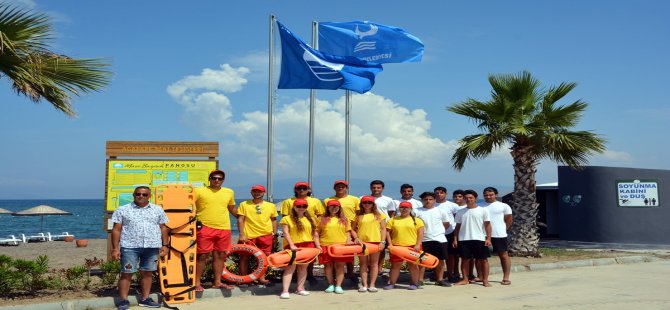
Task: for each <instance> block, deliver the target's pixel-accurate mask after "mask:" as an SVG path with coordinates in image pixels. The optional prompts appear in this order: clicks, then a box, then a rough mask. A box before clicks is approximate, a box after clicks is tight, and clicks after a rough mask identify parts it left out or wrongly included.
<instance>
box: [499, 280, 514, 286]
mask: <svg viewBox="0 0 670 310" xmlns="http://www.w3.org/2000/svg"><path fill="white" fill-rule="evenodd" d="M500 284H502V285H510V284H512V281H510V280H502V281H501V282H500Z"/></svg>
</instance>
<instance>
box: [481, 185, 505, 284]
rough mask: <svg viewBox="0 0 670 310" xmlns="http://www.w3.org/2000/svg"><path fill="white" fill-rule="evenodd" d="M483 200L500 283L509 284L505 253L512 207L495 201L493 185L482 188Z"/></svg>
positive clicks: (496, 192) (496, 195)
mask: <svg viewBox="0 0 670 310" xmlns="http://www.w3.org/2000/svg"><path fill="white" fill-rule="evenodd" d="M483 194H484V201H485V203H484V204H483V205H482V207H484V208H486V209H487V210H488V211H489V216H490V217H491V244H493V253H496V254H498V257H499V258H500V266H502V270H503V279H502V281H501V282H500V284H502V285H510V284H512V282H510V280H509V274H510V269H512V260H511V259H510V258H509V254H508V253H507V230H508V229H509V228H510V227H511V226H512V208H510V206H509V205H507V204H506V203H503V202H500V201H497V197H498V190H497V189H496V188H495V187H487V188H485V189H484V192H483Z"/></svg>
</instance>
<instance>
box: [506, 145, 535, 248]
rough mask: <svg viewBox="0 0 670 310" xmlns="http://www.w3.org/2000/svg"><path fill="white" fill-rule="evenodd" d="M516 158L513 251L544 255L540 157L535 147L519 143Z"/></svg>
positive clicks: (510, 239) (513, 157) (514, 158)
mask: <svg viewBox="0 0 670 310" xmlns="http://www.w3.org/2000/svg"><path fill="white" fill-rule="evenodd" d="M511 154H512V159H513V160H514V193H513V194H512V205H511V207H512V213H513V215H512V216H513V220H514V221H513V224H512V227H511V228H510V234H509V241H510V243H509V253H510V255H513V256H532V257H539V256H540V245H539V242H540V235H539V233H538V231H537V213H538V206H539V204H538V203H537V199H536V194H535V172H537V168H536V167H537V164H538V162H537V160H536V159H535V157H534V156H533V152H532V146H531V145H529V144H526V143H523V142H517V143H515V145H514V146H513V147H512V151H511Z"/></svg>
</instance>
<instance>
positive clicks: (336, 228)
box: [318, 200, 354, 294]
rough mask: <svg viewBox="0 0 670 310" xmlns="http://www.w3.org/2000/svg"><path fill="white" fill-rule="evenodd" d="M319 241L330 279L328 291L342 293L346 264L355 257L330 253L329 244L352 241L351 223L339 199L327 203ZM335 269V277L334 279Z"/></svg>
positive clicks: (322, 259) (320, 223)
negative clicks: (335, 255) (336, 255)
mask: <svg viewBox="0 0 670 310" xmlns="http://www.w3.org/2000/svg"><path fill="white" fill-rule="evenodd" d="M318 231H319V241H320V243H321V255H319V262H320V263H322V264H323V269H324V271H325V272H326V280H328V288H327V289H326V293H333V292H335V294H342V293H344V290H342V281H344V264H345V263H349V262H350V263H353V262H354V258H353V257H331V256H330V255H328V248H327V247H328V246H330V245H332V244H350V243H351V224H350V223H349V220H348V219H347V217H346V216H345V215H344V211H343V210H342V205H341V204H340V202H339V201H337V200H329V201H328V203H327V205H326V213H325V214H324V215H323V216H322V217H321V220H320V221H319V228H318ZM333 269H335V278H334V279H333Z"/></svg>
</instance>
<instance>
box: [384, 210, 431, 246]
mask: <svg viewBox="0 0 670 310" xmlns="http://www.w3.org/2000/svg"><path fill="white" fill-rule="evenodd" d="M414 220H416V225H414V221H412V217H411V216H408V217H406V218H402V217H400V216H396V217H394V218H392V219H390V220H389V221H388V223H386V229H387V230H389V231H390V232H391V243H392V244H393V245H401V246H413V245H415V244H416V241H417V238H418V237H419V235H418V233H417V230H418V229H419V228H421V227H423V226H424V225H423V221H422V220H421V219H420V218H418V217H415V218H414Z"/></svg>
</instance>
